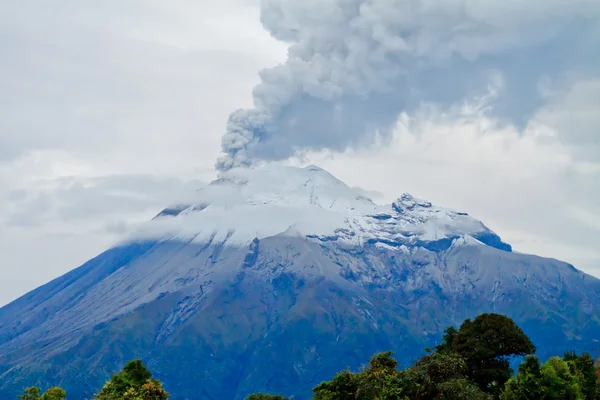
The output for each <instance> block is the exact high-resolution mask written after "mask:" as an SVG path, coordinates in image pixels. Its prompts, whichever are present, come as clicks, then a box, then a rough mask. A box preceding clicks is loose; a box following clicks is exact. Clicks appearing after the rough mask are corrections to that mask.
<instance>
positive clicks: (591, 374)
mask: <svg viewBox="0 0 600 400" xmlns="http://www.w3.org/2000/svg"><path fill="white" fill-rule="evenodd" d="M563 360H565V361H566V362H567V363H569V364H570V365H571V366H572V368H571V369H572V372H573V374H574V375H576V376H578V377H579V380H580V385H581V391H582V392H583V395H584V396H585V398H586V399H587V400H596V399H597V398H598V397H597V390H598V383H599V381H598V376H596V365H595V363H594V359H593V358H592V357H591V356H590V354H589V353H583V354H581V355H580V356H579V355H577V354H576V353H574V352H566V353H565V355H564V357H563Z"/></svg>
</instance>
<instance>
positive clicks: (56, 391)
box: [18, 386, 67, 400]
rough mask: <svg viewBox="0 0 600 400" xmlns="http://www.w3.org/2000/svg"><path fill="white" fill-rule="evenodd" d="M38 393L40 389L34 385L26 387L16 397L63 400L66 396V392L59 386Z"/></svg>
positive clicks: (26, 399)
mask: <svg viewBox="0 0 600 400" xmlns="http://www.w3.org/2000/svg"><path fill="white" fill-rule="evenodd" d="M40 393H41V389H40V388H38V387H35V386H34V387H30V388H28V389H26V390H25V392H24V393H23V394H22V395H20V396H18V397H19V399H21V400H64V399H65V398H66V397H67V392H65V391H64V390H63V389H61V388H59V387H53V388H50V389H48V390H47V391H46V392H45V393H44V394H40Z"/></svg>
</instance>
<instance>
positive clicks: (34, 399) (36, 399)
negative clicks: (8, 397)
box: [18, 386, 42, 400]
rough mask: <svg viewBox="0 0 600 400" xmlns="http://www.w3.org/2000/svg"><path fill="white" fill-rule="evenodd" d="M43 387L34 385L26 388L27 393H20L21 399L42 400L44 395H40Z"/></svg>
mask: <svg viewBox="0 0 600 400" xmlns="http://www.w3.org/2000/svg"><path fill="white" fill-rule="evenodd" d="M40 392H41V389H40V388H39V387H35V386H32V387H30V388H27V389H25V393H23V394H21V395H19V396H18V397H19V399H21V400H41V398H42V396H41V395H40Z"/></svg>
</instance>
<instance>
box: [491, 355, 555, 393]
mask: <svg viewBox="0 0 600 400" xmlns="http://www.w3.org/2000/svg"><path fill="white" fill-rule="evenodd" d="M543 396H544V389H543V386H542V373H541V371H540V361H539V360H538V358H537V357H535V356H531V355H530V356H527V357H526V358H525V362H523V363H522V364H521V365H520V366H519V372H518V373H517V375H516V376H514V377H512V378H510V379H509V380H508V382H506V385H505V388H504V392H503V393H502V395H501V396H500V398H501V399H502V400H539V399H542V398H543Z"/></svg>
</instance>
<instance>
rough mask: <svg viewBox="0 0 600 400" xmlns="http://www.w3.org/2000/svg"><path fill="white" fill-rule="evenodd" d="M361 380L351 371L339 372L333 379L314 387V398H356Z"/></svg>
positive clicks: (323, 399)
mask: <svg viewBox="0 0 600 400" xmlns="http://www.w3.org/2000/svg"><path fill="white" fill-rule="evenodd" d="M359 384H360V380H359V377H358V375H357V374H353V373H351V372H350V371H343V372H340V373H338V374H337V375H336V376H335V377H334V378H333V379H332V380H331V381H328V382H323V383H321V384H319V385H317V387H315V388H314V389H313V392H314V397H313V399H314V400H334V399H335V400H355V399H356V393H357V392H358V387H359Z"/></svg>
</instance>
